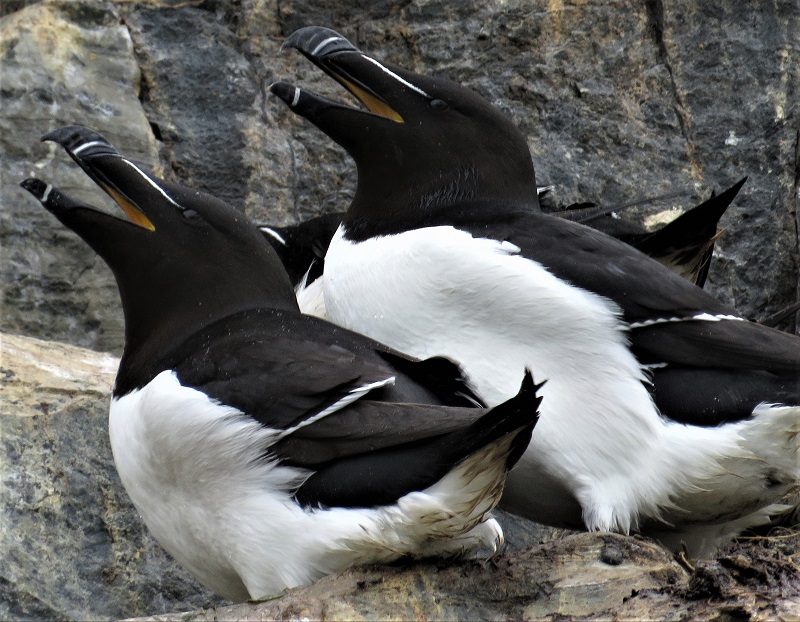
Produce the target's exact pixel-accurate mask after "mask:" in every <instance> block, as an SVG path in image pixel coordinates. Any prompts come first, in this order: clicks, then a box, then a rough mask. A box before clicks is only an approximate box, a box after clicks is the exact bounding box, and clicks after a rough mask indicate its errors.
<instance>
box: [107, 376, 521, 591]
mask: <svg viewBox="0 0 800 622" xmlns="http://www.w3.org/2000/svg"><path fill="white" fill-rule="evenodd" d="M390 381H391V379H386V380H384V381H381V382H378V383H375V384H374V385H367V386H364V387H361V388H359V389H357V390H355V391H353V392H351V393H350V394H348V396H346V397H345V398H343V399H342V400H340V401H338V402H337V403H336V404H335V405H334V406H338V407H339V408H342V407H344V406H345V404H346V403H350V402H352V401H354V400H356V399H358V398H359V397H361V396H363V395H365V394H366V393H367V392H368V391H369V390H370V389H371V388H374V387H376V386H382V385H384V384H386V383H388V382H390ZM333 412H334V407H331V408H328V409H326V410H325V411H323V412H322V413H320V414H319V415H317V416H316V417H315V419H319V417H320V416H327V415H330V414H332V413H333ZM310 423H311V421H310V420H309V421H306V422H305V425H307V424H310ZM300 425H304V424H300ZM297 427H300V426H297ZM109 432H110V437H111V447H112V450H113V453H114V460H115V462H116V465H117V470H118V472H119V475H120V478H121V479H122V483H123V484H124V486H125V489H126V490H127V491H128V494H129V495H130V497H131V500H132V501H133V503H134V505H135V506H136V508H137V510H138V511H139V513H140V514H141V516H142V519H143V520H144V522H145V524H146V525H147V527H148V528H149V529H150V531H151V532H152V533H153V535H154V536H155V537H156V539H157V540H158V541H159V542H160V543H161V544H162V546H164V548H165V549H167V551H169V552H170V554H172V555H173V556H174V557H175V559H176V560H177V561H178V562H179V563H181V564H182V565H184V566H185V567H186V568H187V569H188V570H189V571H191V572H192V573H193V574H194V575H195V576H196V577H198V579H199V580H200V581H201V582H203V583H204V584H205V585H207V586H208V587H210V588H211V589H213V590H214V591H216V592H217V593H219V594H221V595H222V596H225V597H226V598H230V599H233V600H244V599H247V598H259V597H265V596H268V595H272V594H277V593H279V592H280V591H281V590H283V589H284V588H286V587H293V586H298V585H303V584H306V583H310V582H312V581H314V580H315V579H318V578H319V577H321V576H324V575H326V574H330V573H333V572H337V571H340V570H342V569H344V568H347V567H348V566H351V565H355V564H367V563H376V562H388V561H393V560H395V559H397V558H399V557H401V556H404V555H410V556H412V557H426V556H429V555H441V554H448V555H458V554H472V553H474V552H475V551H476V549H487V550H489V551H490V552H491V551H494V550H496V548H497V547H499V546H500V544H501V543H502V532H501V531H500V529H499V526H497V524H496V523H494V522H493V521H492V520H491V519H489V517H488V512H489V510H491V508H492V507H493V506H494V504H495V503H496V502H497V500H498V498H499V495H500V490H501V488H502V483H503V475H504V473H505V460H506V455H507V452H508V444H509V443H510V439H509V437H506V438H504V439H500V440H499V441H496V442H495V443H493V444H491V445H489V446H488V447H486V448H484V449H483V450H482V451H481V452H478V453H477V454H475V455H474V456H472V457H470V458H468V459H466V460H464V461H463V462H462V463H461V464H460V465H458V466H456V467H455V468H454V469H453V470H452V471H451V472H450V473H449V474H448V475H446V476H445V477H444V478H442V479H441V480H440V481H439V482H437V483H436V484H435V485H433V486H431V487H430V488H428V489H427V490H423V491H419V492H414V493H411V494H409V495H406V496H405V497H402V498H401V499H399V500H398V502H397V504H395V505H390V506H385V507H378V508H363V509H343V508H333V509H304V508H302V507H300V506H299V505H298V504H297V503H296V502H295V500H294V498H293V497H292V491H293V490H294V489H295V488H296V487H297V486H298V485H299V484H300V483H302V482H303V481H304V480H305V478H306V477H307V476H308V475H309V473H308V472H307V471H305V470H302V469H297V468H291V467H285V466H280V464H279V463H277V462H276V461H272V460H269V459H264V456H265V452H266V451H267V450H268V448H269V446H270V445H272V444H273V443H274V442H275V440H276V438H277V437H280V436H283V435H285V434H276V430H271V429H268V428H265V427H264V426H262V425H260V424H259V423H257V422H256V421H254V420H252V419H250V418H248V417H246V416H243V415H242V413H240V412H239V411H237V410H236V409H234V408H230V407H227V406H222V405H220V404H218V403H217V402H215V401H214V400H211V399H209V398H208V396H207V395H205V394H204V393H202V392H200V391H197V390H195V389H192V388H188V387H184V386H182V385H181V384H180V382H179V381H178V379H177V376H176V375H175V373H174V372H172V371H169V370H167V371H164V372H162V373H161V374H159V375H158V376H157V377H156V378H155V379H153V380H152V381H151V382H150V383H149V384H148V385H147V386H145V387H144V388H142V389H140V390H137V391H133V392H131V393H129V394H128V395H125V396H123V397H121V398H119V399H114V400H113V401H112V404H111V412H110V419H109ZM286 433H289V432H288V431H287V432H286ZM477 464H480V465H481V467H482V468H480V469H479V468H476V465H477Z"/></svg>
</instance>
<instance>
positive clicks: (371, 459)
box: [174, 310, 539, 507]
mask: <svg viewBox="0 0 800 622" xmlns="http://www.w3.org/2000/svg"><path fill="white" fill-rule="evenodd" d="M348 342H350V343H348ZM373 343H374V342H371V341H370V340H367V339H366V338H363V337H361V336H360V335H356V334H354V333H350V332H348V331H344V330H343V329H338V328H335V327H333V326H332V325H330V324H327V323H323V322H320V321H318V320H316V319H314V318H308V317H306V316H302V315H299V314H290V313H286V312H279V311H272V310H256V311H250V312H245V313H242V314H238V315H237V316H233V317H232V318H228V319H226V320H223V321H221V322H217V323H216V324H215V325H213V326H212V327H210V329H209V330H207V331H204V333H203V334H202V335H198V336H196V337H195V338H193V339H192V340H191V343H187V344H185V345H184V347H183V348H182V350H183V352H182V353H181V355H180V356H181V357H182V358H181V361H180V362H179V363H178V364H177V365H176V366H175V367H174V368H175V370H176V373H177V375H178V378H179V379H180V381H181V384H183V385H184V386H191V387H194V388H197V389H200V390H202V391H203V392H205V393H207V394H208V395H210V396H211V397H212V398H214V399H216V400H218V401H219V402H221V403H223V404H226V405H230V406H233V407H235V408H237V409H239V410H241V411H242V412H243V413H244V414H245V415H247V416H249V417H252V418H253V419H255V420H256V421H258V422H259V423H261V424H262V425H264V426H266V427H269V428H272V429H275V430H278V431H282V432H285V433H286V436H285V438H282V439H280V440H279V441H278V442H277V443H275V444H274V445H272V446H270V447H269V448H267V449H266V450H267V451H268V452H269V454H270V455H272V456H276V457H278V458H280V459H281V460H282V462H283V464H286V465H290V466H296V467H302V468H306V469H309V470H311V474H310V476H309V478H308V479H307V480H306V481H305V482H304V483H303V484H302V485H301V486H300V488H299V489H298V490H297V491H296V493H295V496H296V498H297V499H298V501H299V502H300V503H301V504H303V505H306V506H317V505H323V506H336V507H371V506H375V505H385V504H387V503H391V502H394V501H396V500H397V499H398V498H399V497H401V496H403V495H405V494H407V493H409V492H411V491H414V490H421V489H423V488H425V487H427V486H430V485H432V484H433V483H435V482H436V481H437V480H438V479H440V478H441V477H442V476H443V475H444V474H446V473H447V472H448V471H449V470H450V469H452V468H453V467H454V466H455V464H457V463H458V462H459V461H460V460H461V459H463V458H464V457H466V456H467V455H470V454H471V453H473V452H474V451H477V449H479V448H480V447H482V446H483V444H485V443H488V442H490V441H491V440H493V439H496V438H499V437H500V436H502V435H504V434H508V433H512V432H514V433H516V435H517V436H516V437H515V440H514V444H513V447H512V450H511V453H510V455H509V457H508V464H507V465H505V467H506V468H510V466H511V464H513V462H514V461H516V459H518V458H519V456H520V455H521V453H522V451H524V449H525V447H527V445H528V442H529V440H530V433H531V430H532V429H533V425H534V424H535V421H536V411H537V407H538V404H539V398H538V397H537V396H536V390H537V387H536V386H534V385H533V383H532V381H531V380H530V379H529V378H528V379H526V382H525V383H523V389H522V390H521V392H520V395H519V396H517V397H516V398H513V399H512V400H509V402H506V403H505V404H503V405H501V406H499V407H497V408H495V409H494V410H493V411H492V412H491V413H489V412H488V410H487V409H485V408H466V407H449V406H441V405H438V404H437V403H436V402H437V401H438V400H437V399H436V397H435V394H434V393H433V392H429V391H427V389H425V387H421V386H412V385H414V384H415V383H414V381H413V380H411V379H410V378H409V377H407V376H406V386H402V385H400V384H399V383H398V384H396V385H394V386H392V387H388V386H387V387H381V388H377V389H373V390H370V391H368V392H365V393H363V394H360V393H356V394H355V395H357V399H355V401H353V402H352V403H349V404H347V405H346V406H344V407H341V404H342V400H343V398H346V397H348V396H352V395H353V391H356V392H358V390H359V389H361V388H363V387H369V386H370V385H373V384H375V383H381V382H383V381H385V380H386V379H388V378H390V377H392V376H396V377H401V376H403V375H404V374H403V373H402V371H401V370H399V369H395V368H394V367H393V366H392V365H391V364H390V363H389V362H387V361H386V360H385V359H384V358H383V356H381V354H382V353H379V352H376V351H375V350H374V349H372V348H371V345H372V344H373ZM440 365H441V362H437V363H434V366H433V368H431V366H430V364H426V363H423V369H436V368H438V367H439V366H440ZM420 395H426V396H427V397H428V399H429V403H422V404H415V403H408V402H407V401H406V399H407V398H408V397H409V396H411V397H413V398H416V397H418V396H420ZM326 409H329V410H331V411H332V412H331V413H330V414H329V415H327V416H324V417H320V416H319V414H320V412H322V411H324V410H326Z"/></svg>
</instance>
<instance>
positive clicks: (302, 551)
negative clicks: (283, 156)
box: [22, 126, 539, 600]
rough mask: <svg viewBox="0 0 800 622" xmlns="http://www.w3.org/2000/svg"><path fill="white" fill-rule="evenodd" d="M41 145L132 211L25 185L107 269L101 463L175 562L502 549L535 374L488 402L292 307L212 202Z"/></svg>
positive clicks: (250, 230) (310, 567) (219, 581)
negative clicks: (116, 329) (121, 323)
mask: <svg viewBox="0 0 800 622" xmlns="http://www.w3.org/2000/svg"><path fill="white" fill-rule="evenodd" d="M44 140H50V141H54V142H56V143H58V144H60V145H61V146H63V147H64V148H65V149H66V151H67V153H69V155H70V156H72V158H73V159H74V160H75V161H76V162H77V163H78V164H79V165H80V166H81V168H82V169H83V170H84V171H85V172H86V173H87V174H88V175H89V176H90V177H91V178H92V179H93V180H94V181H95V182H96V183H97V184H98V185H100V186H101V187H102V188H103V190H105V191H106V192H107V193H108V194H109V195H111V197H112V198H114V199H115V201H116V202H117V203H118V204H119V205H120V207H122V209H123V210H124V211H125V213H126V214H127V215H128V218H129V219H130V222H129V221H127V220H123V219H120V218H117V217H115V216H112V215H109V214H107V213H104V212H101V211H99V210H97V209H94V208H92V207H91V206H89V205H86V204H83V203H81V202H78V201H76V200H73V199H71V198H69V197H68V196H66V195H64V194H62V193H61V192H59V190H58V189H56V188H53V187H52V186H50V185H48V184H46V183H44V182H43V181H40V180H37V179H27V180H25V181H24V182H23V183H22V185H23V187H24V188H26V189H27V190H28V191H30V192H31V193H32V194H33V195H34V196H35V197H36V198H37V199H39V201H41V203H42V204H43V205H44V206H45V207H46V208H47V209H48V210H49V211H50V212H52V213H53V215H55V216H56V217H57V218H58V219H59V220H60V221H61V222H62V223H63V224H64V225H65V226H67V227H68V228H70V229H72V230H73V231H74V232H75V233H77V234H78V235H79V236H80V237H81V238H83V239H84V241H86V242H87V243H88V244H89V245H90V246H91V247H92V248H93V249H94V250H95V251H96V252H97V253H98V254H99V255H100V256H101V257H102V258H103V259H104V260H105V261H106V263H107V264H108V265H109V266H110V267H111V269H112V271H113V272H114V275H115V277H116V279H117V284H118V286H119V291H120V296H121V299H122V305H123V309H124V313H125V348H124V353H123V355H122V359H121V362H120V368H119V372H118V374H117V379H116V383H115V387H114V390H113V398H112V402H111V409H110V422H109V431H110V437H111V445H112V449H113V453H114V460H115V463H116V465H117V469H118V471H119V474H120V478H121V479H122V482H123V484H124V486H125V488H126V490H127V491H128V494H129V495H130V497H131V499H132V500H133V503H134V505H135V506H136V508H137V509H138V511H139V512H140V514H141V516H142V518H143V520H144V522H145V523H146V524H147V526H148V528H149V529H150V531H151V532H152V533H153V535H154V536H155V537H156V538H157V539H158V540H159V542H161V544H162V545H163V546H164V548H166V549H167V550H168V551H169V552H170V553H171V554H172V555H173V556H174V557H175V558H176V559H177V560H178V561H179V562H180V563H181V564H183V565H184V566H185V567H186V568H188V569H189V570H190V571H191V572H192V573H193V574H194V575H195V576H197V578H198V579H199V580H200V581H202V582H203V583H204V584H206V585H208V586H209V587H210V588H212V589H213V590H215V591H216V592H218V593H219V594H221V595H223V596H225V597H227V598H230V599H233V600H243V599H247V598H257V597H263V596H266V595H270V594H275V593H277V592H279V591H280V590H282V589H284V588H286V587H290V586H296V585H301V584H305V583H308V582H310V581H313V580H314V579H316V578H318V577H320V576H323V575H325V574H328V573H331V572H335V571H338V570H341V569H343V568H346V567H348V566H350V565H354V564H366V563H377V562H388V561H392V560H396V559H398V558H400V557H404V556H409V557H415V558H416V557H423V556H439V555H441V556H472V555H477V554H478V553H480V552H482V551H486V552H489V553H492V552H494V551H496V550H497V549H498V547H499V546H500V545H501V544H502V541H503V536H502V530H501V529H500V526H499V525H498V523H497V522H496V521H495V520H494V519H492V518H491V517H490V511H491V509H492V508H493V507H494V505H495V504H496V503H497V501H498V499H499V497H500V494H501V491H502V487H503V484H504V481H505V476H506V473H507V470H508V468H510V466H511V465H512V464H513V463H514V462H515V461H516V460H517V459H518V458H519V456H520V455H521V453H522V452H523V451H524V450H525V447H526V446H527V445H528V442H529V440H530V435H531V431H532V429H533V426H534V424H535V421H536V411H537V408H538V404H539V399H538V397H537V395H536V392H537V389H538V387H537V386H535V385H534V384H533V381H532V379H531V377H530V375H526V378H525V381H524V382H523V383H522V388H521V389H520V391H519V394H518V395H517V396H515V397H514V398H513V399H511V400H509V401H507V402H505V403H504V404H503V405H501V406H498V407H496V408H494V409H492V410H491V411H488V409H486V408H484V407H476V406H475V404H474V403H473V402H472V400H471V398H470V397H469V394H468V390H467V389H465V388H464V387H463V386H462V383H461V381H460V376H459V372H458V371H457V369H456V367H455V366H454V365H453V364H452V363H450V362H448V361H445V360H442V359H432V360H428V361H422V362H417V361H414V360H410V359H408V358H406V357H404V356H401V355H399V354H397V353H395V352H393V351H391V350H389V349H388V348H386V347H384V346H382V345H380V344H378V343H376V342H374V341H372V340H370V339H368V338H366V337H363V336H361V335H358V334H355V333H351V332H349V331H347V330H345V329H342V328H339V327H336V326H334V325H332V324H329V323H327V322H323V321H322V320H318V319H316V318H311V317H307V316H304V315H301V314H300V312H299V311H298V308H297V304H296V302H295V299H294V295H293V291H292V287H291V284H290V282H289V279H288V277H287V275H286V273H285V272H284V270H283V269H282V267H281V265H280V261H279V260H278V258H277V256H276V255H275V253H274V252H273V250H272V249H271V248H270V246H269V244H267V242H266V241H265V240H264V239H263V237H262V235H261V234H260V233H259V231H258V230H257V229H256V227H255V226H254V225H252V224H251V223H249V222H248V221H247V220H246V219H245V218H244V216H243V215H242V214H240V213H238V212H236V211H235V210H233V209H232V208H230V207H228V206H227V205H226V204H224V203H222V202H221V201H219V200H217V199H215V198H214V197H212V196H209V195H207V194H205V193H202V192H199V191H196V190H192V189H189V188H186V187H184V186H181V185H178V184H176V183H171V182H168V181H162V180H159V179H157V178H155V177H153V176H151V175H149V174H148V173H146V172H144V171H143V170H142V169H141V168H139V167H138V166H137V165H136V164H134V163H133V162H132V161H131V160H130V159H128V158H126V157H124V156H122V155H120V154H119V153H118V152H117V150H116V149H115V148H114V147H113V146H112V145H111V144H109V142H108V141H107V140H106V139H105V138H103V137H102V136H101V135H100V134H98V133H96V132H94V131H92V130H89V129H86V128H83V127H79V126H70V127H65V128H61V129H58V130H55V131H53V132H51V133H49V134H47V135H46V136H45V137H44ZM465 404H466V406H464V405H465Z"/></svg>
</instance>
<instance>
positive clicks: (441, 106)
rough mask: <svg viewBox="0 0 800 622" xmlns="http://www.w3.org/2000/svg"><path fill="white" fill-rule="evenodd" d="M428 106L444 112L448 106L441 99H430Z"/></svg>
mask: <svg viewBox="0 0 800 622" xmlns="http://www.w3.org/2000/svg"><path fill="white" fill-rule="evenodd" d="M430 107H431V108H433V109H434V110H435V111H436V112H444V111H445V110H447V109H448V108H449V107H450V104H448V103H447V102H446V101H444V100H443V99H432V100H431V101H430Z"/></svg>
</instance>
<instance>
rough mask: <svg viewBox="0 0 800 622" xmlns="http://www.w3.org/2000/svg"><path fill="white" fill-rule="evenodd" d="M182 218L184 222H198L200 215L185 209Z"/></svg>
mask: <svg viewBox="0 0 800 622" xmlns="http://www.w3.org/2000/svg"><path fill="white" fill-rule="evenodd" d="M183 217H184V218H185V219H186V220H200V214H198V213H197V212H196V211H194V210H193V209H185V210H183Z"/></svg>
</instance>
